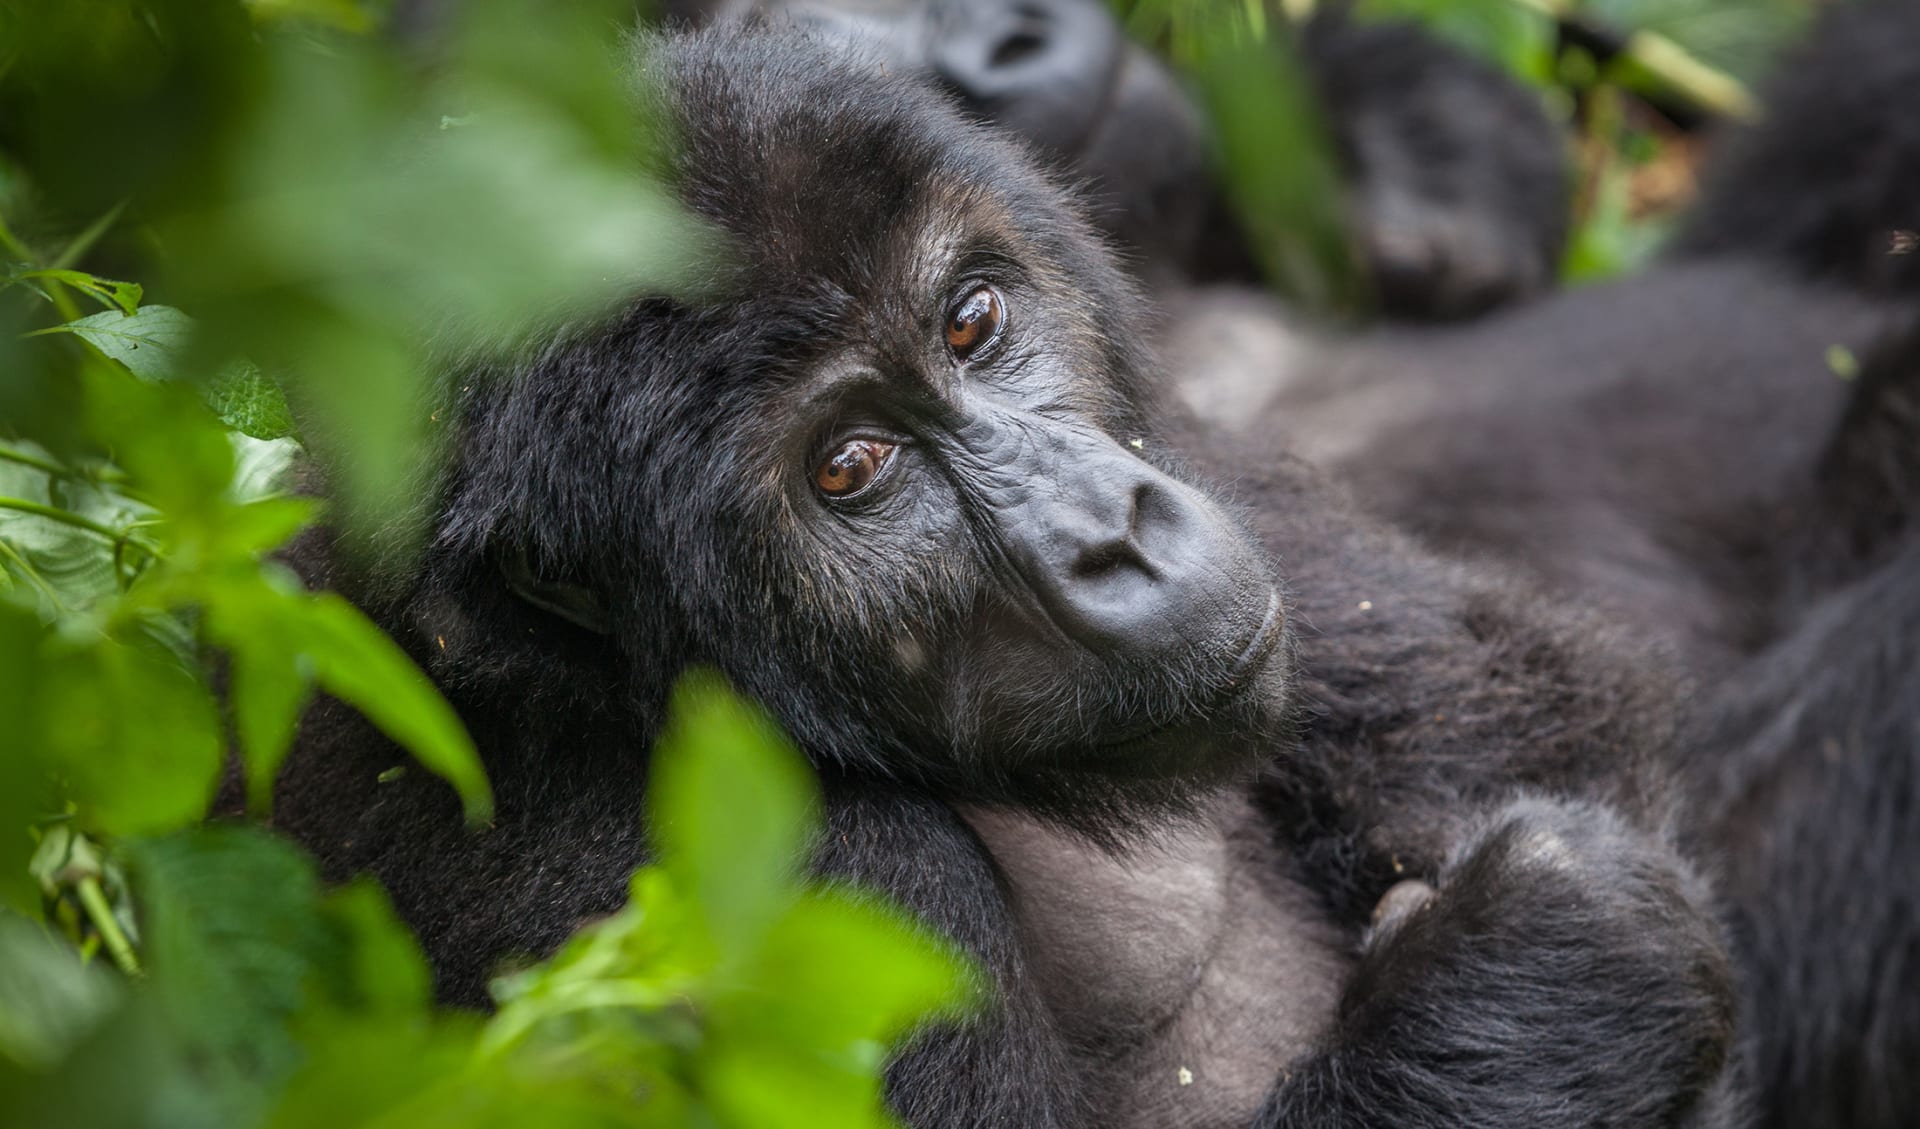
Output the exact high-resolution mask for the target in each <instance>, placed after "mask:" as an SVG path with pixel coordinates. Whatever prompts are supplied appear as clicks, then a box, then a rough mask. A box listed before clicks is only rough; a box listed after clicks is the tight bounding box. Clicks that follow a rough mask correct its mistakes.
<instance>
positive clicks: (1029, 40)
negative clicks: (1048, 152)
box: [928, 0, 1124, 153]
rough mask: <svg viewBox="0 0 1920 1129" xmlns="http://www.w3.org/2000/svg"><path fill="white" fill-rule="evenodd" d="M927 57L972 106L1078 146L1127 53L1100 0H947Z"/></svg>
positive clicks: (1039, 137) (1071, 148)
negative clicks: (1124, 53)
mask: <svg viewBox="0 0 1920 1129" xmlns="http://www.w3.org/2000/svg"><path fill="white" fill-rule="evenodd" d="M932 23H933V28H932V31H933V38H932V42H931V44H930V46H929V50H928V62H929V63H930V64H931V65H932V68H933V71H934V73H935V74H936V75H937V76H939V78H940V80H941V81H942V82H944V83H946V85H947V86H949V87H950V88H952V89H953V90H954V91H955V92H956V93H958V94H959V95H960V97H961V98H962V99H963V100H964V101H965V102H966V103H967V105H968V106H969V107H971V108H972V109H974V110H975V111H976V112H978V113H979V114H981V115H982V116H983V117H986V118H988V119H991V120H993V121H995V122H998V123H1000V124H1001V125H1005V126H1009V127H1011V128H1013V129H1014V130H1017V131H1018V132H1020V133H1022V134H1024V135H1025V136H1027V137H1028V138H1030V139H1032V140H1034V141H1037V142H1039V143H1040V144H1042V145H1045V146H1048V147H1050V148H1052V149H1055V150H1058V151H1060V152H1064V153H1071V152H1075V151H1077V150H1078V149H1079V148H1080V146H1081V145H1082V144H1084V142H1085V141H1086V138H1087V136H1088V134H1089V133H1091V132H1092V129H1093V125H1094V121H1095V119H1096V118H1097V117H1098V115H1099V112H1100V107H1102V106H1104V105H1105V104H1106V102H1107V97H1106V94H1107V89H1108V87H1109V86H1110V85H1111V84H1112V82H1113V81H1114V78H1115V75H1116V73H1117V72H1118V70H1119V66H1120V61H1121V58H1122V55H1123V46H1124V45H1123V44H1122V42H1121V39H1120V31H1119V26H1118V24H1117V23H1116V22H1115V21H1114V20H1113V19H1112V18H1111V17H1109V16H1108V15H1107V13H1106V10H1105V9H1104V8H1103V7H1102V6H1101V4H1100V3H1099V0H942V2H940V3H938V4H936V5H935V10H934V12H933V20H932Z"/></svg>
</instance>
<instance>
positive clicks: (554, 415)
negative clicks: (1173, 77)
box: [407, 31, 1290, 807]
mask: <svg viewBox="0 0 1920 1129" xmlns="http://www.w3.org/2000/svg"><path fill="white" fill-rule="evenodd" d="M643 54H644V57H645V59H646V62H645V63H644V64H643V65H644V67H645V68H646V69H647V70H648V72H649V76H648V77H649V78H650V79H651V80H652V81H653V82H655V83H656V84H658V85H659V86H661V87H662V88H663V89H665V90H667V91H668V92H669V94H668V95H667V112H668V113H669V115H670V116H671V117H672V118H673V119H675V120H674V125H675V126H676V127H677V132H678V135H679V138H680V143H681V144H680V149H679V154H678V157H677V167H676V168H675V169H674V171H673V175H674V177H675V179H676V180H677V182H678V184H679V186H680V190H681V192H682V195H683V197H684V199H685V200H686V202H687V203H688V205H689V206H690V207H691V208H692V209H693V210H694V211H695V212H696V213H698V214H699V215H701V216H703V217H705V218H706V219H707V220H708V221H710V222H711V223H713V224H714V225H715V226H717V227H719V228H721V229H723V230H724V231H725V232H726V233H727V235H728V236H729V238H728V239H727V240H726V241H727V242H728V243H729V244H730V246H731V253H730V255H728V256H727V257H726V259H725V262H724V264H723V265H720V266H718V267H716V269H715V274H716V279H715V281H714V283H713V284H712V286H711V287H710V288H709V290H708V291H707V293H706V294H705V296H704V297H702V298H701V299H699V300H697V301H686V302H675V301H668V300H663V299H656V300H649V301H646V302H643V303H640V304H639V305H637V306H636V307H635V308H633V309H632V310H630V311H629V312H628V313H627V314H626V315H625V316H624V317H622V318H621V319H620V320H619V321H618V322H617V324H614V325H612V326H610V327H605V328H603V329H602V330H598V331H595V332H593V333H586V334H574V335H571V336H569V337H567V338H566V339H564V340H561V341H558V342H556V343H554V344H552V345H551V346H549V347H548V348H546V349H545V350H543V351H541V352H540V353H539V354H538V355H537V356H536V357H535V358H534V359H533V360H532V361H530V362H529V363H527V364H525V365H523V366H520V367H519V368H518V369H516V370H515V371H512V372H506V373H499V374H494V375H492V377H491V378H481V377H474V376H467V377H463V378H462V380H461V381H460V382H459V384H458V385H456V387H462V388H463V390H464V391H463V394H462V396H461V400H462V402H461V410H460V412H459V413H458V414H459V417H460V419H461V421H462V422H461V424H460V434H459V436H458V442H457V451H458V455H457V458H456V460H455V465H454V468H453V471H452V474H451V477H450V480H449V485H448V488H447V495H446V497H445V500H444V509H443V511H442V516H441V519H440V522H439V525H438V528H437V531H436V534H437V536H436V541H435V544H434V545H433V547H432V549H431V550H430V553H429V561H430V565H429V568H428V570H427V574H426V576H425V577H424V579H423V580H422V582H421V584H420V585H419V587H418V588H417V590H416V592H415V594H414V597H413V598H412V599H411V600H410V601H409V606H408V612H407V614H408V616H409V618H411V619H412V620H413V623H412V626H413V628H414V630H415V631H416V632H419V633H420V634H419V635H416V638H427V639H435V640H437V641H438V645H437V646H436V647H433V648H429V649H427V653H428V657H429V661H430V662H432V663H433V664H434V665H435V669H436V673H437V674H438V675H439V676H440V678H441V681H442V683H443V684H444V685H446V686H448V688H449V691H450V693H452V694H453V695H454V696H455V698H456V700H457V701H462V702H463V704H466V703H475V702H478V703H479V704H480V708H482V709H485V708H487V706H486V704H487V703H492V708H495V709H496V710H498V709H506V708H507V707H504V706H502V705H501V704H500V703H502V702H513V703H518V704H519V705H518V707H516V708H526V709H532V708H535V707H538V708H539V709H542V710H544V711H545V712H544V713H542V714H541V715H540V717H539V718H534V717H531V716H525V717H521V718H520V719H519V720H520V722H521V723H523V724H525V725H537V724H571V723H577V722H579V721H580V720H581V719H580V718H579V717H578V716H574V717H568V716H566V715H567V714H568V712H569V711H570V710H571V711H574V712H575V713H580V712H588V713H591V714H592V715H593V717H594V718H596V719H598V722H599V723H600V724H601V725H602V728H603V729H604V728H605V727H607V726H611V727H612V728H613V729H614V730H616V731H617V732H618V733H619V734H620V735H621V736H622V737H623V738H624V739H625V740H627V741H628V742H630V743H631V745H632V746H635V747H639V746H641V744H642V742H644V741H645V739H646V736H647V734H646V733H645V729H646V728H647V727H648V726H649V725H650V724H651V720H650V719H651V718H652V717H653V716H654V715H653V708H654V706H655V704H656V703H657V702H658V700H659V697H660V695H661V693H662V691H663V690H664V687H665V686H666V684H667V683H668V682H669V681H670V679H671V678H672V676H673V675H674V674H675V673H677V672H678V671H679V670H680V669H681V668H682V667H683V666H684V665H686V664H687V663H692V662H705V663H711V664H713V665H715V666H717V667H719V668H720V669H721V670H722V671H724V672H725V673H726V674H728V675H729V676H730V677H731V678H732V679H733V680H734V681H735V682H736V683H737V684H739V685H740V686H741V687H742V688H743V689H745V690H746V691H748V692H749V693H751V694H753V695H754V696H756V697H758V698H759V699H760V700H761V701H763V702H765V703H766V704H768V705H769V706H770V707H771V708H772V709H773V710H774V712H775V713H776V714H777V716H778V717H779V718H780V719H781V721H783V722H784V723H785V724H786V725H787V726H788V727H789V728H790V730H791V731H792V732H793V733H794V734H795V736H796V738H798V740H799V741H800V743H801V744H802V745H803V747H805V748H806V749H807V750H808V751H809V753H811V754H812V755H813V756H814V757H815V758H816V760H818V761H819V762H820V763H821V764H822V765H824V766H833V765H836V764H837V765H845V766H849V767H851V768H855V769H857V770H859V771H863V772H874V771H878V772H883V773H890V774H897V775H899V776H902V777H905V778H908V779H913V780H918V781H923V782H927V783H931V784H933V785H936V786H938V787H941V788H943V789H945V790H947V791H948V792H950V793H951V794H953V795H956V796H964V797H969V798H976V799H983V800H991V799H993V798H995V797H999V796H1011V795H1015V794H1017V795H1019V796H1020V797H1021V798H1022V799H1023V800H1025V801H1028V802H1033V801H1035V797H1036V793H1038V794H1039V796H1040V797H1041V802H1042V803H1043V804H1044V800H1045V796H1046V795H1048V794H1052V795H1055V796H1058V797H1059V798H1060V803H1061V806H1063V807H1064V806H1069V805H1070V804H1084V803H1095V804H1097V803H1099V802H1100V801H1101V800H1102V799H1105V800H1124V799H1140V800H1144V801H1153V800H1170V799H1174V798H1177V797H1178V796H1179V795H1181V794H1183V793H1185V792H1186V791H1188V790H1189V787H1190V785H1191V784H1192V783H1194V782H1195V781H1204V780H1208V779H1215V778H1218V777H1219V776H1220V775H1221V774H1222V773H1224V772H1227V771H1230V770H1231V769H1233V768H1234V767H1236V766H1240V765H1243V764H1246V763H1248V760H1249V756H1250V754H1251V753H1253V752H1254V751H1256V750H1257V749H1258V748H1259V747H1260V742H1259V741H1258V740H1257V739H1256V735H1259V734H1265V735H1267V738H1268V740H1271V735H1272V734H1273V733H1274V732H1275V726H1276V725H1277V724H1278V723H1279V721H1280V719H1281V713H1282V711H1283V710H1284V709H1285V705H1286V699H1287V679H1288V675H1289V670H1290V663H1289V658H1288V655H1289V647H1288V645H1287V630H1286V627H1287V625H1286V617H1285V615H1284V612H1283V608H1282V601H1281V597H1280V593H1279V590H1278V588H1277V586H1276V580H1275V577H1274V575H1273V573H1272V570H1271V568H1270V565H1269V563H1268V562H1267V560H1266V559H1265V557H1264V555H1263V554H1262V552H1261V550H1260V549H1259V548H1258V547H1257V545H1256V544H1255V543H1254V542H1253V541H1252V540H1251V539H1250V538H1249V537H1248V536H1247V535H1246V534H1245V533H1243V532H1242V530H1241V528H1240V526H1239V525H1238V524H1237V522H1236V521H1235V520H1233V519H1232V518H1231V517H1229V516H1228V514H1227V513H1226V512H1225V511H1224V510H1223V509H1222V508H1221V507H1220V506H1218V505H1216V504H1215V503H1214V502H1213V501H1212V500H1210V499H1209V497H1208V496H1207V494H1205V493H1204V492H1202V491H1201V490H1200V489H1197V488H1196V487H1194V486H1193V485H1190V484H1189V483H1187V482H1185V481H1183V480H1182V478H1181V477H1180V476H1179V474H1178V473H1177V471H1176V470H1175V469H1173V467H1172V466H1171V464H1170V463H1169V461H1168V460H1167V457H1166V455H1165V453H1164V452H1163V451H1162V450H1161V447H1160V445H1159V443H1158V442H1157V441H1156V438H1155V435H1154V430H1153V427H1152V424H1151V421H1150V419H1149V418H1148V416H1149V414H1150V413H1149V412H1148V411H1147V410H1146V407H1145V404H1146V400H1147V394H1146V389H1147V386H1148V381H1149V379H1150V376H1151V373H1150V371H1149V365H1150V362H1149V360H1148V358H1147V357H1146V356H1145V355H1144V353H1143V351H1142V348H1141V346H1140V344H1139V340H1140V335H1141V331H1142V328H1143V326H1144V324H1145V319H1146V316H1147V315H1146V312H1145V308H1144V306H1143V304H1142V302H1141V300H1140V298H1139V296H1138V295H1137V294H1136V293H1135V291H1134V290H1133V288H1132V287H1131V286H1130V284H1129V283H1128V282H1127V280H1126V277H1125V276H1124V275H1123V273H1122V272H1121V271H1120V270H1119V269H1118V267H1117V266H1116V265H1115V263H1114V262H1113V260H1112V258H1111V256H1110V254H1109V253H1108V252H1107V250H1106V249H1105V248H1104V246H1103V244H1102V242H1101V241H1100V240H1099V239H1098V238H1097V237H1096V236H1095V235H1094V234H1093V232H1092V230H1091V229H1090V227H1089V226H1088V224H1087V222H1086V221H1085V220H1084V219H1083V218H1082V217H1081V215H1080V214H1079V213H1078V212H1077V211H1076V209H1075V207H1074V205H1073V203H1072V201H1071V199H1070V198H1069V197H1068V196H1067V195H1066V194H1065V193H1063V192H1062V191H1061V190H1060V189H1059V188H1058V187H1057V186H1056V185H1055V184H1054V183H1053V182H1052V181H1051V180H1050V179H1049V178H1048V176H1047V175H1046V174H1045V173H1044V172H1042V171H1040V170H1039V169H1038V168H1036V166H1035V165H1034V164H1033V163H1032V161H1031V159H1030V158H1029V156H1028V155H1027V154H1026V153H1025V151H1024V150H1022V149H1021V148H1019V147H1018V146H1017V144H1016V143H1010V142H1008V141H1005V140H1003V139H1001V137H1000V136H999V135H997V134H995V133H993V132H991V131H988V130H986V129H983V128H981V127H979V126H978V125H976V124H974V123H972V122H970V121H968V120H966V119H964V118H963V116H962V115H961V114H960V113H959V112H957V111H956V110H955V109H954V108H953V107H952V105H951V104H950V103H949V102H948V101H947V100H945V99H943V98H941V97H939V96H938V95H936V94H934V93H932V92H930V91H928V90H926V89H925V88H924V87H923V86H922V85H920V84H917V83H915V82H912V81H909V80H906V79H903V78H902V77H900V76H897V75H891V74H888V73H887V72H886V70H885V68H884V67H882V66H879V65H875V64H874V63H873V61H872V60H871V59H870V58H869V59H865V60H862V59H858V58H853V57H850V56H849V55H848V54H847V53H845V51H844V49H843V48H837V47H828V46H823V45H821V44H819V43H815V42H811V41H809V40H807V39H806V38H805V37H803V36H801V35H798V34H796V33H793V32H784V33H779V32H738V31H728V32H705V33H700V34H696V35H690V36H669V37H666V38H664V39H661V40H658V41H654V42H651V43H650V44H648V45H647V46H646V47H645V49H644V52H643ZM576 691H577V692H576ZM541 703H546V705H541ZM569 703H571V704H569ZM621 703H625V704H624V705H622V704H621ZM508 712H511V710H509V711H508ZM476 728H477V729H478V728H482V726H480V725H477V726H476ZM480 736H481V737H482V740H483V742H484V741H485V740H486V734H485V733H484V732H482V733H481V734H480ZM1103 785H1106V786H1103ZM1016 789H1017V793H1016V791H1015V790H1016ZM1068 797H1072V799H1071V800H1069V799H1068Z"/></svg>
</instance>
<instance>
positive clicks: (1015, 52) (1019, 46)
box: [987, 30, 1047, 67]
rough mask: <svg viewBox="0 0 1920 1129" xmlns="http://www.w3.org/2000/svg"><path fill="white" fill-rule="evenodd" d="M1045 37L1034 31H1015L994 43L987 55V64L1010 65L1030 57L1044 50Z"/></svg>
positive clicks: (995, 65) (1015, 64) (1045, 44)
mask: <svg viewBox="0 0 1920 1129" xmlns="http://www.w3.org/2000/svg"><path fill="white" fill-rule="evenodd" d="M1046 47H1047V41H1046V39H1045V37H1043V36H1041V35H1040V34H1039V33H1038V32H1034V31H1025V30H1022V31H1016V32H1014V33H1013V34H1012V35H1009V36H1007V37H1006V38H1005V39H1002V40H1001V41H1000V42H998V43H996V44H994V47H993V54H991V55H989V56H988V57H987V64H988V65H989V66H994V67H1011V66H1017V65H1019V64H1020V63H1023V62H1025V61H1026V60H1028V59H1031V58H1032V57H1033V56H1035V55H1038V54H1039V53H1040V52H1042V51H1044V50H1046Z"/></svg>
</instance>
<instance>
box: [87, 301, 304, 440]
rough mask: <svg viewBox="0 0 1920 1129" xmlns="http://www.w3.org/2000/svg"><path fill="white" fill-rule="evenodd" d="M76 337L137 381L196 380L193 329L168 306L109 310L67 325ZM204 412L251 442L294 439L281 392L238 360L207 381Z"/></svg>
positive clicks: (255, 368) (290, 415) (187, 319)
mask: <svg viewBox="0 0 1920 1129" xmlns="http://www.w3.org/2000/svg"><path fill="white" fill-rule="evenodd" d="M64 328H65V329H67V330H69V331H71V332H72V333H74V334H76V335H78V336H79V337H81V338H82V339H84V340H85V341H86V342H87V343H88V344H90V345H92V346H93V347H94V348H95V349H98V350H99V351H100V352H101V353H102V354H103V355H105V356H106V357H107V358H108V359H110V360H115V361H119V362H120V363H121V364H123V365H125V366H127V369H128V371H130V372H132V373H133V374H134V375H135V376H137V377H139V378H140V379H142V380H152V381H162V380H198V379H199V378H200V375H201V374H200V372H199V371H197V370H196V368H195V362H196V361H200V360H203V358H201V357H200V356H199V355H198V354H196V353H194V352H193V348H194V344H195V334H196V332H197V329H198V327H197V326H196V324H195V323H194V320H193V319H192V318H190V317H188V316H187V315H186V314H184V313H182V312H180V311H179V310H176V309H174V308H173V307H172V306H147V307H144V308H142V309H141V310H140V311H139V312H138V313H134V312H133V311H131V310H129V311H128V312H127V313H125V314H122V313H116V312H114V311H112V310H108V311H106V312H105V313H98V314H94V315H92V316H91V317H84V318H79V319H77V320H75V321H71V322H68V323H67V324H66V326H65V327H64ZM205 396H206V400H207V406H208V407H210V408H212V409H213V412H214V414H215V415H217V416H218V417H220V421H221V422H222V423H224V424H226V425H227V426H228V427H230V428H233V429H234V430H235V431H238V432H241V433H242V434H245V435H250V436H252V437H253V438H255V439H282V438H285V437H287V436H289V435H292V434H294V433H295V427H294V422H293V413H292V412H291V411H290V410H289V409H288V408H287V399H286V397H285V396H284V395H282V394H281V391H280V386H279V385H277V384H275V383H274V382H273V381H272V380H270V379H268V378H267V375H266V374H265V373H263V372H261V371H260V368H259V366H258V365H255V364H254V363H253V362H251V361H247V360H237V361H233V362H230V363H228V364H227V365H225V366H223V367H221V368H220V369H219V370H218V371H217V372H216V373H215V374H214V376H213V378H212V379H211V380H208V381H206V391H205Z"/></svg>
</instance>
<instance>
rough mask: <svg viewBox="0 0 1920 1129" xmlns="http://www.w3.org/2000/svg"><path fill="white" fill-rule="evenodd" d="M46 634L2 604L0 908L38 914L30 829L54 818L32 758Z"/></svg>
mask: <svg viewBox="0 0 1920 1129" xmlns="http://www.w3.org/2000/svg"><path fill="white" fill-rule="evenodd" d="M41 635H42V628H41V627H40V624H39V622H38V621H37V620H36V618H35V617H34V615H33V614H32V613H31V612H29V611H27V610H26V609H24V608H21V607H18V606H16V605H13V604H10V603H7V602H5V601H0V718H5V719H6V729H5V731H4V733H0V907H3V908H9V909H13V910H16V911H18V912H20V913H23V914H33V913H35V911H37V910H38V908H39V904H40V892H39V889H38V888H37V887H36V886H35V885H34V883H33V880H32V879H31V878H30V877H29V876H28V874H27V862H28V860H29V859H31V858H32V857H33V849H34V843H33V838H32V836H30V835H29V834H28V833H27V827H28V825H29V824H30V823H31V821H32V820H33V819H35V818H36V817H39V816H43V815H46V814H49V811H48V810H36V809H39V808H40V806H41V805H42V804H43V803H45V801H46V798H47V797H46V793H47V786H46V780H45V778H44V777H43V776H42V774H41V769H40V765H39V763H38V762H37V760H36V759H35V758H34V757H33V755H32V750H33V748H34V746H35V745H36V744H37V741H36V740H35V737H36V735H37V733H38V732H39V728H40V719H39V703H40V688H39V682H40V663H39V650H40V638H41Z"/></svg>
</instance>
